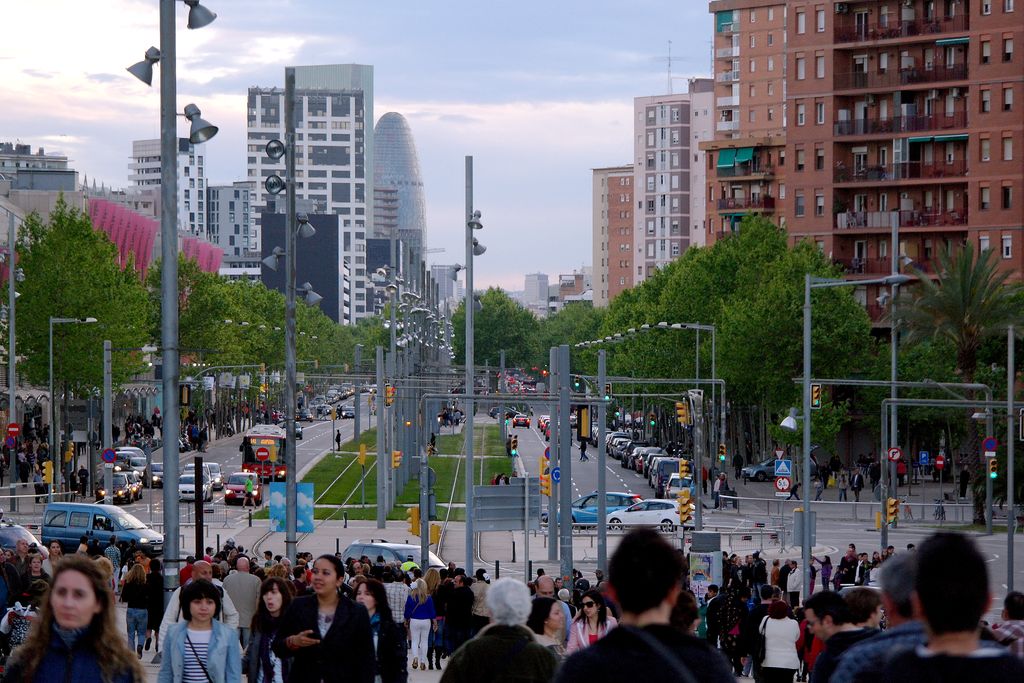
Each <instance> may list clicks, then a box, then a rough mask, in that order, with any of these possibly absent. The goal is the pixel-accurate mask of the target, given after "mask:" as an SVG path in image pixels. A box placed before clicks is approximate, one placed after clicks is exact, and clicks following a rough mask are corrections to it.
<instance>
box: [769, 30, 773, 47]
mask: <svg viewBox="0 0 1024 683" xmlns="http://www.w3.org/2000/svg"><path fill="white" fill-rule="evenodd" d="M774 42H775V39H774V36H773V35H772V34H771V33H769V34H768V47H771V46H772V44H773V43H774Z"/></svg>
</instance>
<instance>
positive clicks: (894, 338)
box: [878, 211, 909, 550]
mask: <svg viewBox="0 0 1024 683" xmlns="http://www.w3.org/2000/svg"><path fill="white" fill-rule="evenodd" d="M889 227H890V233H891V234H890V239H891V240H892V274H893V275H896V274H898V273H899V272H900V242H899V239H900V237H899V231H900V214H899V212H898V211H893V212H892V213H891V214H889ZM897 287H898V285H897V284H896V283H893V284H892V285H890V286H889V296H890V297H892V306H891V308H890V315H889V323H890V329H889V338H890V343H889V381H890V382H892V384H891V385H890V386H889V398H892V399H896V398H897V397H898V396H899V391H898V390H897V388H896V380H897V378H898V360H899V340H900V339H899V334H900V333H899V329H897V322H898V321H897V318H896V292H897V289H896V288H897ZM899 431H900V426H899V420H898V419H897V407H896V404H895V403H893V404H892V420H890V421H889V446H890V448H891V447H892V446H899ZM908 455H909V454H908ZM885 457H886V455H885V454H884V453H879V454H878V458H879V460H878V464H879V465H880V466H881V468H882V469H886V470H888V471H889V488H891V489H892V490H893V492H894V493H898V492H899V486H898V484H899V479H898V478H897V475H896V466H897V463H895V462H888V461H887V460H884V459H883V458H885ZM908 472H909V469H908ZM881 498H882V504H883V505H885V501H886V499H887V496H884V495H883V496H881ZM882 529H886V524H885V513H884V512H883V513H882ZM882 541H883V544H882V548H881V549H882V550H884V549H885V548H886V547H888V545H889V532H888V530H887V529H886V530H885V531H884V532H883V533H882Z"/></svg>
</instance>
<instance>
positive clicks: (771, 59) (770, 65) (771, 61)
mask: <svg viewBox="0 0 1024 683" xmlns="http://www.w3.org/2000/svg"><path fill="white" fill-rule="evenodd" d="M768 70H769V71H775V57H769V58H768Z"/></svg>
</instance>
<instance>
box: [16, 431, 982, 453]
mask: <svg viewBox="0 0 1024 683" xmlns="http://www.w3.org/2000/svg"><path fill="white" fill-rule="evenodd" d="M8 429H10V427H8ZM981 448H982V450H985V451H994V450H995V449H997V448H999V442H998V441H996V437H994V436H986V437H985V440H984V441H982V442H981Z"/></svg>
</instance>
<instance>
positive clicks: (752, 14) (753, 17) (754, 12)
mask: <svg viewBox="0 0 1024 683" xmlns="http://www.w3.org/2000/svg"><path fill="white" fill-rule="evenodd" d="M750 23H751V24H756V23H757V10H756V9H752V10H750Z"/></svg>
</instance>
